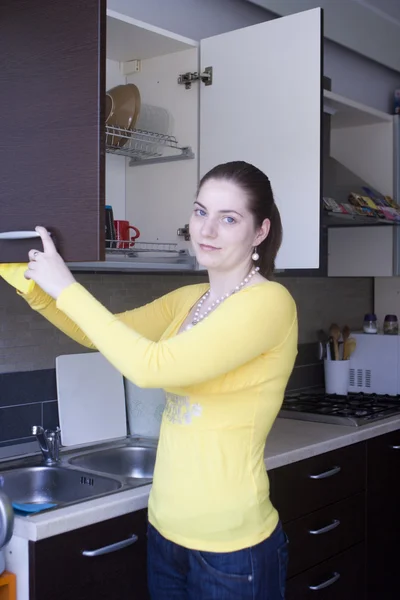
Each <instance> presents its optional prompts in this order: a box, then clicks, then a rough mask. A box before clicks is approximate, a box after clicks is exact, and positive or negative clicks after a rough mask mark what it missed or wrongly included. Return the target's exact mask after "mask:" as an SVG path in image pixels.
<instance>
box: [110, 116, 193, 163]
mask: <svg viewBox="0 0 400 600" xmlns="http://www.w3.org/2000/svg"><path fill="white" fill-rule="evenodd" d="M106 152H108V153H109V154H118V155H120V156H125V157H126V158H130V159H131V160H130V163H129V166H131V167H135V166H137V165H144V164H146V165H148V164H155V163H160V162H170V161H176V160H188V159H192V158H194V153H193V151H192V149H191V148H190V146H179V144H178V140H177V139H176V138H175V137H174V136H173V135H166V134H163V133H154V132H151V131H144V130H143V129H132V130H130V129H122V128H121V127H113V126H109V125H106Z"/></svg>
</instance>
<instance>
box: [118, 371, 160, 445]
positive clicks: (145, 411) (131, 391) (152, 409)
mask: <svg viewBox="0 0 400 600" xmlns="http://www.w3.org/2000/svg"><path fill="white" fill-rule="evenodd" d="M124 385H125V399H126V412H127V416H128V427H129V435H139V436H143V437H154V438H158V437H159V436H160V426H161V419H162V414H163V412H164V408H165V392H164V390H162V389H160V388H155V389H154V388H141V387H139V386H137V385H135V384H134V383H132V382H131V381H128V380H127V379H124Z"/></svg>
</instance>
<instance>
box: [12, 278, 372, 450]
mask: <svg viewBox="0 0 400 600" xmlns="http://www.w3.org/2000/svg"><path fill="white" fill-rule="evenodd" d="M77 279H78V280H79V281H80V282H81V283H82V284H83V285H85V286H86V287H87V288H88V289H89V290H90V291H91V292H92V293H93V294H94V296H95V297H96V298H98V299H99V300H100V301H101V302H102V303H103V304H105V306H107V307H108V308H109V309H110V310H111V311H113V312H121V311H124V310H127V309H130V308H134V307H136V306H140V305H142V304H144V303H146V302H149V301H151V300H153V299H154V298H157V297H159V296H161V295H162V294H164V293H167V292H169V291H170V290H173V289H176V288H177V287H180V286H183V285H187V284H191V283H196V282H199V281H203V280H204V277H203V276H184V275H149V274H80V275H78V276H77ZM280 281H281V283H282V284H283V285H285V286H286V287H287V288H288V289H289V291H290V292H291V293H292V295H293V296H294V298H295V300H296V303H297V307H298V313H299V341H300V346H299V354H298V359H297V364H296V367H295V369H294V372H293V375H292V377H291V380H290V383H289V386H288V388H289V389H291V390H293V389H299V388H306V387H310V386H318V385H321V384H322V381H323V380H322V365H321V363H320V362H319V361H318V360H317V354H316V352H317V348H316V330H317V329H319V328H321V327H323V328H325V329H326V328H327V327H329V324H330V323H331V322H332V321H337V322H338V323H339V324H340V325H344V324H345V323H348V325H349V326H350V327H351V328H353V327H354V328H358V327H360V326H361V324H362V317H363V315H364V313H366V312H368V311H370V310H372V305H373V280H372V279H369V278H355V279H353V280H350V279H347V278H344V279H340V278H290V277H286V278H282V279H281V280H280ZM86 351H87V350H86V349H85V348H83V347H81V346H79V345H78V344H77V343H75V342H73V341H71V340H69V339H68V338H67V337H66V336H65V335H64V334H62V333H60V332H59V331H57V330H56V329H55V328H54V327H53V326H52V325H50V324H49V323H48V322H47V321H46V320H45V319H43V318H42V317H41V316H40V315H38V314H37V313H35V312H34V311H32V310H31V309H30V308H29V306H28V305H27V304H26V303H25V301H24V300H23V299H22V298H20V297H18V296H17V295H16V293H15V291H14V289H13V288H11V287H10V286H8V285H7V284H6V283H5V282H4V281H3V280H0V447H1V446H3V445H9V444H15V443H21V442H22V441H29V431H30V427H31V426H32V425H40V424H43V425H44V426H45V427H50V428H51V427H54V426H55V425H56V424H57V423H58V411H57V401H56V398H57V393H56V386H55V371H54V366H55V358H56V356H58V355H60V354H69V353H78V352H86Z"/></svg>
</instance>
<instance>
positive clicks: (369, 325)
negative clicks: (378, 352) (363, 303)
mask: <svg viewBox="0 0 400 600" xmlns="http://www.w3.org/2000/svg"><path fill="white" fill-rule="evenodd" d="M363 331H364V333H378V323H377V321H376V315H374V314H373V313H371V314H369V313H367V314H366V315H365V316H364V323H363Z"/></svg>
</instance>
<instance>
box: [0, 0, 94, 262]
mask: <svg viewBox="0 0 400 600" xmlns="http://www.w3.org/2000/svg"><path fill="white" fill-rule="evenodd" d="M105 26H106V2H105V0H67V1H63V0H38V1H37V2H36V1H34V0H33V1H32V0H1V2H0V56H1V69H0V89H1V94H0V114H1V117H2V127H1V136H0V165H1V166H0V263H2V262H26V261H27V260H28V256H27V252H28V250H29V249H30V248H39V249H41V248H42V246H41V242H40V240H38V239H29V236H30V235H32V234H31V232H32V231H33V230H34V228H35V226H36V225H44V226H45V227H47V228H48V229H49V230H50V231H51V232H52V234H53V235H54V239H55V241H56V244H57V247H58V249H59V251H60V253H61V254H62V256H63V258H64V259H65V260H69V261H72V260H77V261H83V260H98V259H101V258H104V255H105V243H104V237H105V234H104V187H105V182H104V135H105V134H104V102H105V89H104V87H105V86H104V79H105V51H106V27H105Z"/></svg>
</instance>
